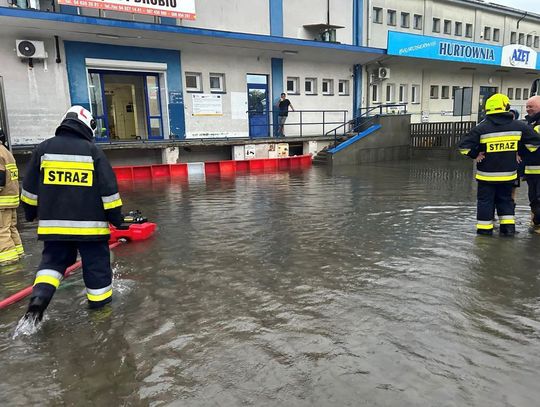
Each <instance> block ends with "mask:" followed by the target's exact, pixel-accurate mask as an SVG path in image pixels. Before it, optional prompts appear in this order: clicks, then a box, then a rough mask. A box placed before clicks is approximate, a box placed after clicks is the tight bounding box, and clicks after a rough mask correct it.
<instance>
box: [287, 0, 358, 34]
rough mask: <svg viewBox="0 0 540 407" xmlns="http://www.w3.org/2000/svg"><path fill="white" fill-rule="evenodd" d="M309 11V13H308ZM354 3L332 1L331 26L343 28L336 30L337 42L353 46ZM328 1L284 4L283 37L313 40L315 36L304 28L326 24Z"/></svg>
mask: <svg viewBox="0 0 540 407" xmlns="http://www.w3.org/2000/svg"><path fill="white" fill-rule="evenodd" d="M308 10H309V11H308ZM352 19H353V2H352V1H351V0H330V24H332V25H339V26H343V27H344V28H339V29H337V30H336V40H337V41H338V42H341V43H343V44H352V36H353V27H352ZM326 22H327V0H295V1H284V2H283V35H284V36H285V37H292V38H302V39H307V40H313V39H314V38H313V35H310V34H311V33H310V32H309V31H308V30H306V29H305V28H304V27H303V26H304V25H307V24H326Z"/></svg>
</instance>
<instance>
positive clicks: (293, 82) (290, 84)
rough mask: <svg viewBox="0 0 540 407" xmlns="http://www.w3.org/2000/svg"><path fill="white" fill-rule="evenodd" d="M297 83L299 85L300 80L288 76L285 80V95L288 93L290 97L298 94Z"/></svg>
mask: <svg viewBox="0 0 540 407" xmlns="http://www.w3.org/2000/svg"><path fill="white" fill-rule="evenodd" d="M299 83H300V78H298V77H294V76H289V77H288V78H287V93H290V94H291V95H298V94H300V89H299V87H298V84H299Z"/></svg>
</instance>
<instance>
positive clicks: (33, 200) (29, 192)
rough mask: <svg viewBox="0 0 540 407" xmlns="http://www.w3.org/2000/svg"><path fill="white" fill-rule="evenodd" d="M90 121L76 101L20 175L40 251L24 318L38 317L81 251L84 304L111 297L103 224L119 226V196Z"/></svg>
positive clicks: (96, 303) (106, 233) (95, 305)
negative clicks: (85, 298)
mask: <svg viewBox="0 0 540 407" xmlns="http://www.w3.org/2000/svg"><path fill="white" fill-rule="evenodd" d="M95 129H96V121H95V120H94V118H93V117H92V114H91V113H90V112H89V111H88V110H86V109H85V108H83V107H81V106H73V107H71V108H70V109H69V110H68V111H67V112H66V114H65V115H64V117H63V119H62V122H61V124H60V126H59V127H58V128H57V129H56V133H55V137H52V138H50V139H48V140H45V141H44V142H42V143H41V144H39V145H38V146H37V147H36V149H35V150H34V152H33V155H32V158H31V160H30V163H29V166H28V170H27V173H26V176H25V177H24V182H23V189H22V192H21V200H22V202H23V207H24V210H25V216H26V220H28V221H33V220H34V219H35V218H39V223H38V229H37V233H38V239H39V240H43V242H44V243H43V254H42V259H41V263H40V265H39V267H38V271H37V274H36V278H35V280H34V287H33V289H32V295H31V297H30V304H29V306H28V311H27V313H26V317H27V318H32V319H33V320H34V321H41V319H42V317H43V312H44V311H45V309H46V308H47V306H48V305H49V302H50V301H51V298H52V297H53V295H54V293H55V291H56V289H57V288H58V286H59V285H60V281H61V280H62V277H63V275H64V272H65V270H66V268H67V267H68V266H70V265H71V264H73V263H74V262H75V260H76V258H77V251H78V252H79V253H80V254H81V258H82V265H83V279H84V284H85V286H86V296H87V299H88V305H89V307H90V308H100V307H102V306H104V305H105V304H107V303H109V302H110V301H111V299H112V271H111V265H110V253H109V246H108V243H107V241H108V239H109V234H110V231H109V223H112V224H113V225H115V226H120V225H121V224H122V221H123V216H122V214H121V207H122V201H121V199H120V195H119V194H118V186H117V183H116V177H115V174H114V172H113V170H112V167H111V165H110V164H109V162H108V161H107V158H106V157H105V154H104V153H103V151H101V150H100V149H99V148H98V147H97V146H96V145H95V144H94V142H93V136H94V130H95Z"/></svg>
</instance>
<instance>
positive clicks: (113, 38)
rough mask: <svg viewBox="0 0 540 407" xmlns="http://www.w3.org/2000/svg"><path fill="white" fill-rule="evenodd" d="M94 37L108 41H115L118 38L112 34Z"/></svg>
mask: <svg viewBox="0 0 540 407" xmlns="http://www.w3.org/2000/svg"><path fill="white" fill-rule="evenodd" d="M96 36H98V37H99V38H108V39H110V40H117V39H118V38H120V37H119V36H118V35H114V34H96Z"/></svg>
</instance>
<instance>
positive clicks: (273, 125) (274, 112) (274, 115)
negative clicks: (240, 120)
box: [246, 109, 348, 138]
mask: <svg viewBox="0 0 540 407" xmlns="http://www.w3.org/2000/svg"><path fill="white" fill-rule="evenodd" d="M246 113H247V114H248V115H264V116H267V117H269V120H268V124H250V126H253V127H262V126H264V127H268V133H269V134H270V136H269V137H278V135H277V134H274V131H271V130H272V129H273V128H275V129H276V130H277V126H278V123H277V122H276V121H275V119H276V118H277V117H278V115H279V113H280V111H279V110H264V111H262V112H261V111H260V110H248V111H247V112H246ZM295 113H296V114H298V121H295V122H286V123H285V124H284V128H285V127H287V126H299V127H300V137H303V136H304V128H305V126H314V125H322V129H323V130H322V134H325V127H326V126H329V125H336V124H340V125H341V126H343V125H344V124H346V123H347V113H348V111H347V110H342V109H327V110H317V109H305V110H290V111H288V115H289V116H290V115H292V114H295ZM305 113H321V115H322V121H306V120H305V117H304V114H305ZM328 113H341V114H343V119H342V120H340V121H336V120H331V121H328V120H327V114H328ZM270 118H271V120H270ZM250 138H251V136H250ZM261 138H263V137H261Z"/></svg>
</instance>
